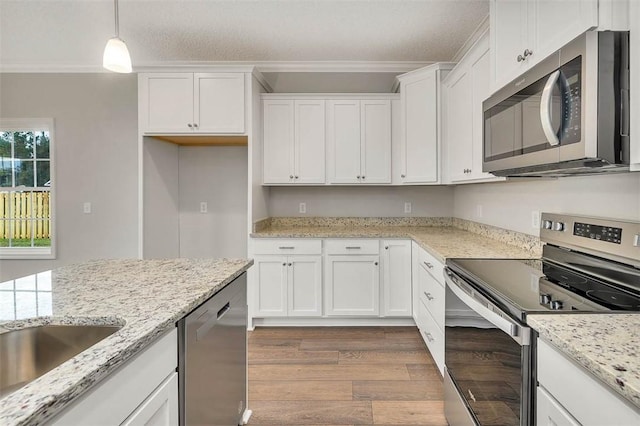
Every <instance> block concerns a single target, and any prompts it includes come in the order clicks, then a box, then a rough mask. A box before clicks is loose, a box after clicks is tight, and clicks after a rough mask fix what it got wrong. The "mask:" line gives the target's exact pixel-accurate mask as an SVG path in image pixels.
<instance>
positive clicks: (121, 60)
mask: <svg viewBox="0 0 640 426" xmlns="http://www.w3.org/2000/svg"><path fill="white" fill-rule="evenodd" d="M113 4H114V11H115V16H116V19H115V22H116V36H115V37H113V38H110V39H109V40H108V41H107V45H106V46H105V48H104V55H103V56H102V66H103V67H104V68H106V69H108V70H109V71H114V72H120V73H130V72H131V56H129V49H127V45H126V44H124V40H122V39H121V38H120V28H119V23H118V0H114V1H113Z"/></svg>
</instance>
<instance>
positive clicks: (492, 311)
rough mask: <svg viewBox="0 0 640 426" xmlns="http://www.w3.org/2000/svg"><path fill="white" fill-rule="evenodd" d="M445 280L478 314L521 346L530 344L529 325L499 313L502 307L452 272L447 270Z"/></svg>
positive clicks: (454, 292)
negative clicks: (521, 323) (526, 325)
mask: <svg viewBox="0 0 640 426" xmlns="http://www.w3.org/2000/svg"><path fill="white" fill-rule="evenodd" d="M445 281H446V282H447V285H448V286H449V289H451V291H452V292H453V294H455V295H456V296H457V297H458V298H459V299H460V300H461V301H462V302H463V303H465V304H466V305H467V306H469V307H470V308H471V309H473V311H474V312H476V313H477V314H478V315H480V316H482V317H483V318H484V319H486V320H487V321H489V322H490V323H491V324H493V325H494V326H496V327H497V328H498V329H500V330H502V331H503V332H504V333H506V334H507V335H509V337H511V338H512V339H513V340H515V341H516V342H518V343H519V344H520V346H528V345H529V344H530V341H531V329H530V328H529V327H523V326H522V325H520V324H518V323H516V322H515V321H513V320H512V319H510V318H507V317H506V316H505V315H502V314H500V313H498V312H501V310H500V308H498V307H497V306H496V305H494V304H493V303H491V302H490V301H489V300H488V299H487V298H486V297H484V296H483V295H481V294H479V293H478V292H476V291H475V290H474V289H473V288H471V286H468V285H466V284H464V283H462V282H460V279H459V278H458V277H456V276H455V275H453V273H452V272H450V271H446V272H445ZM465 287H466V288H465ZM496 311H498V312H496ZM445 325H446V324H445Z"/></svg>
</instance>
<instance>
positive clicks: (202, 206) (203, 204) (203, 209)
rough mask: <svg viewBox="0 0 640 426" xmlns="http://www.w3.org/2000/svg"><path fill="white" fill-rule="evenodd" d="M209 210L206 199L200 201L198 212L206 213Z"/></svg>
mask: <svg viewBox="0 0 640 426" xmlns="http://www.w3.org/2000/svg"><path fill="white" fill-rule="evenodd" d="M208 211H209V205H208V204H207V202H206V201H202V202H200V213H206V212H208Z"/></svg>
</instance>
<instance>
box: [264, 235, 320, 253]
mask: <svg viewBox="0 0 640 426" xmlns="http://www.w3.org/2000/svg"><path fill="white" fill-rule="evenodd" d="M253 254H284V255H287V254H322V240H308V239H301V238H289V239H282V240H280V239H278V240H271V239H253Z"/></svg>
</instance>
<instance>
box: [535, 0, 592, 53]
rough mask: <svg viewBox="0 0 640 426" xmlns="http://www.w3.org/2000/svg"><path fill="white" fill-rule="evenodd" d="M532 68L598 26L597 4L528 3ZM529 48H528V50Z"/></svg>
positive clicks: (568, 0) (576, 0)
mask: <svg viewBox="0 0 640 426" xmlns="http://www.w3.org/2000/svg"><path fill="white" fill-rule="evenodd" d="M528 4H529V7H528V18H529V28H530V31H531V34H530V35H529V40H531V42H530V44H531V46H534V47H535V50H534V54H535V56H532V57H531V59H532V61H530V62H531V64H529V65H533V63H535V62H539V61H540V60H542V59H544V58H545V57H547V56H549V54H551V53H553V52H555V51H556V50H558V49H560V48H561V47H562V46H564V45H565V44H567V43H568V42H570V41H571V40H573V39H574V38H576V37H577V36H579V35H580V34H582V33H583V32H585V31H587V30H589V29H591V28H595V27H597V26H598V0H563V1H557V0H529V2H528ZM530 48H531V47H530Z"/></svg>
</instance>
